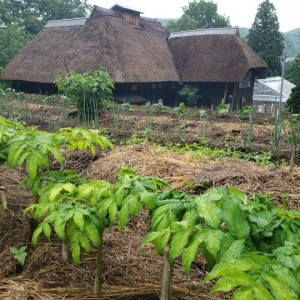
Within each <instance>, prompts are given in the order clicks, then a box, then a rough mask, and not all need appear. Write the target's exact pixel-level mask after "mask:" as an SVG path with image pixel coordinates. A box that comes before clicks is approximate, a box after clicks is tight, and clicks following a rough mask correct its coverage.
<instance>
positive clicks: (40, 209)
mask: <svg viewBox="0 0 300 300" xmlns="http://www.w3.org/2000/svg"><path fill="white" fill-rule="evenodd" d="M48 210H49V205H46V204H38V205H37V207H36V211H35V213H34V217H35V218H36V219H38V218H40V217H41V216H43V215H45V214H46V213H47V212H48Z"/></svg>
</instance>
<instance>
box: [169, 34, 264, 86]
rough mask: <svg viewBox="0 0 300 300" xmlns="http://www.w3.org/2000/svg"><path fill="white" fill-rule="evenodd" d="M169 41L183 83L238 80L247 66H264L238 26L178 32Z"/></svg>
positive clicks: (247, 68)
mask: <svg viewBox="0 0 300 300" xmlns="http://www.w3.org/2000/svg"><path fill="white" fill-rule="evenodd" d="M169 41H170V44H171V45H172V48H173V51H174V54H175V56H176V60H177V64H178V68H179V70H180V73H181V78H182V80H183V82H240V81H242V80H243V78H244V76H245V74H246V73H247V71H248V70H249V69H257V68H258V70H259V69H261V71H264V70H265V69H266V67H267V65H266V63H265V62H264V61H263V60H262V59H261V58H260V57H259V56H258V55H257V54H256V53H255V52H254V51H253V50H252V49H251V48H250V47H249V46H247V45H246V43H244V42H243V41H242V39H241V38H240V37H239V34H238V29H237V28H224V29H204V30H203V29H202V30H189V31H185V32H178V33H174V34H171V36H170V38H169Z"/></svg>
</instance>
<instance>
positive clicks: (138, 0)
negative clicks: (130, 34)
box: [89, 0, 300, 32]
mask: <svg viewBox="0 0 300 300" xmlns="http://www.w3.org/2000/svg"><path fill="white" fill-rule="evenodd" d="M213 2H214V3H217V4H218V12H219V14H221V15H225V16H228V17H230V23H231V25H232V26H239V27H247V28H250V27H251V25H252V23H253V21H254V18H255V15H256V12H257V8H258V5H259V4H260V3H262V2H263V0H214V1H213ZM271 2H272V3H273V4H274V5H275V8H276V11H277V16H278V19H279V23H280V30H281V31H283V32H286V31H289V30H291V29H295V28H300V17H299V14H300V0H271ZM89 3H90V4H92V5H98V6H101V7H105V8H110V7H112V6H113V5H114V4H116V3H117V4H120V5H125V6H129V7H132V8H135V9H136V10H139V11H142V12H143V13H144V15H143V16H145V17H150V18H179V17H180V16H181V15H182V7H183V6H185V5H187V4H188V3H189V0H89Z"/></svg>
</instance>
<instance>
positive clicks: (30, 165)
mask: <svg viewBox="0 0 300 300" xmlns="http://www.w3.org/2000/svg"><path fill="white" fill-rule="evenodd" d="M26 172H27V174H28V177H29V178H36V176H37V173H38V165H37V162H36V161H35V159H34V157H33V156H29V157H28V158H27V161H26Z"/></svg>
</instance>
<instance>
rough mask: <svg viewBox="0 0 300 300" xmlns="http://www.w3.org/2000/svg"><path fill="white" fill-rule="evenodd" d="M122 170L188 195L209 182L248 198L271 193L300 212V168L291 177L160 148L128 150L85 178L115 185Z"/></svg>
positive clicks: (110, 156)
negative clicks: (161, 181) (153, 178)
mask: <svg viewBox="0 0 300 300" xmlns="http://www.w3.org/2000/svg"><path fill="white" fill-rule="evenodd" d="M123 166H128V167H132V168H134V169H135V170H136V171H137V172H138V173H139V174H143V175H146V176H156V177H160V178H162V179H164V180H166V181H167V182H169V183H170V185H171V186H172V187H174V188H177V189H181V190H184V191H188V192H195V193H197V192H200V191H202V189H201V186H202V185H203V182H204V181H207V180H208V182H209V186H210V187H217V186H235V187H237V188H240V189H243V190H245V191H246V192H247V193H249V194H252V193H254V192H256V193H261V194H266V193H268V194H270V195H272V196H274V198H275V199H276V201H279V202H282V201H285V200H291V201H286V202H287V203H285V204H287V205H290V207H291V208H297V209H300V203H299V202H300V168H294V170H293V172H292V173H289V172H288V170H287V167H272V168H266V167H260V166H257V165H256V164H255V162H252V161H245V160H237V159H232V158H220V159H217V160H212V159H211V158H208V157H205V156H203V157H202V156H201V157H199V156H195V155H193V153H185V154H179V153H174V152H171V151H169V150H165V149H164V148H162V147H159V146H152V147H151V146H150V147H148V148H147V147H145V146H128V147H122V148H117V149H116V150H115V151H112V152H110V153H108V154H107V155H106V156H103V157H101V158H99V159H98V160H97V161H95V162H93V163H91V164H90V166H89V167H88V168H87V170H86V177H87V178H89V179H105V180H108V181H110V182H114V181H115V179H116V173H117V172H118V171H119V170H120V169H121V168H122V167H123ZM282 198H284V199H282Z"/></svg>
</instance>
